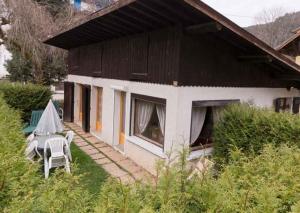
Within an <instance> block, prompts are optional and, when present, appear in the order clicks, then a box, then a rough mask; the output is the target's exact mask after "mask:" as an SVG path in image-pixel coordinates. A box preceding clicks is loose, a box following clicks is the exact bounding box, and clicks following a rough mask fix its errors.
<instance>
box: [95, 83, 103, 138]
mask: <svg viewBox="0 0 300 213" xmlns="http://www.w3.org/2000/svg"><path fill="white" fill-rule="evenodd" d="M94 89H95V90H94V91H95V92H96V103H95V110H96V119H95V124H94V125H95V132H96V133H99V134H100V133H102V131H103V87H102V86H94ZM98 95H100V97H99V100H98ZM98 101H99V103H98ZM100 102H101V104H100ZM100 106H101V107H100ZM98 107H100V108H101V109H99V108H98ZM98 113H99V117H100V118H101V119H100V120H99V123H100V129H99V130H97V120H98V116H97V115H98Z"/></svg>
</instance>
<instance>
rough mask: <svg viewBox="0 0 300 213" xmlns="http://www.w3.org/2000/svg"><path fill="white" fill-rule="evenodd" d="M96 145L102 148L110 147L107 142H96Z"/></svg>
mask: <svg viewBox="0 0 300 213" xmlns="http://www.w3.org/2000/svg"><path fill="white" fill-rule="evenodd" d="M95 147H96V148H102V147H108V145H107V144H106V143H103V142H100V143H97V144H95Z"/></svg>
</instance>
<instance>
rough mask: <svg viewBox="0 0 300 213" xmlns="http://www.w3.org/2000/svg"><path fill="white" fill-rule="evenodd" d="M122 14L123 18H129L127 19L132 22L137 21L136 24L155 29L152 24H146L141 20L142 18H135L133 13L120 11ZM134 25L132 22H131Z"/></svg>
mask: <svg viewBox="0 0 300 213" xmlns="http://www.w3.org/2000/svg"><path fill="white" fill-rule="evenodd" d="M118 12H119V13H120V14H122V15H123V16H125V17H127V18H130V19H132V20H135V21H136V22H138V23H140V24H142V25H146V26H147V27H149V28H153V27H154V25H153V24H152V23H150V22H146V21H144V20H142V19H141V17H138V16H134V15H133V14H132V13H128V12H126V11H121V10H120V11H118ZM131 23H132V22H131Z"/></svg>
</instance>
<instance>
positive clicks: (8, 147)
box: [0, 96, 92, 212]
mask: <svg viewBox="0 0 300 213" xmlns="http://www.w3.org/2000/svg"><path fill="white" fill-rule="evenodd" d="M24 148H25V138H24V136H23V134H22V132H21V122H20V115H19V113H18V112H17V111H15V110H13V109H10V108H9V107H8V106H7V104H6V103H5V102H4V100H3V98H2V97H1V96H0V212H89V211H91V208H92V204H91V203H90V200H91V195H90V194H89V193H88V192H87V191H86V190H85V189H83V188H81V186H80V178H81V177H79V176H76V175H72V174H67V173H65V172H64V171H63V170H61V169H58V170H56V171H55V173H54V174H53V175H51V178H49V179H47V180H45V179H44V177H43V173H42V172H41V170H42V169H41V168H40V166H39V164H33V163H30V162H29V161H28V160H26V159H25V156H24ZM72 170H73V173H76V168H74V166H72Z"/></svg>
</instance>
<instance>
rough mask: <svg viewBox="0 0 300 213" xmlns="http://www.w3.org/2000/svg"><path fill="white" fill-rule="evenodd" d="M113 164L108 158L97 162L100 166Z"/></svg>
mask: <svg viewBox="0 0 300 213" xmlns="http://www.w3.org/2000/svg"><path fill="white" fill-rule="evenodd" d="M111 162H112V161H111V160H109V159H108V158H102V159H98V160H96V163H97V164H100V165H104V164H108V163H111Z"/></svg>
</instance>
